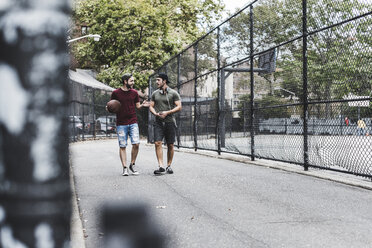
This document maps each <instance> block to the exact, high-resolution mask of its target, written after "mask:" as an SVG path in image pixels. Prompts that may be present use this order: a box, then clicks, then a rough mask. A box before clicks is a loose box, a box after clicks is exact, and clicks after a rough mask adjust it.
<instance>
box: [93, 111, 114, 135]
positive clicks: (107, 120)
mask: <svg viewBox="0 0 372 248" xmlns="http://www.w3.org/2000/svg"><path fill="white" fill-rule="evenodd" d="M96 130H98V131H99V132H102V133H116V116H114V115H110V116H101V117H98V118H97V120H96Z"/></svg>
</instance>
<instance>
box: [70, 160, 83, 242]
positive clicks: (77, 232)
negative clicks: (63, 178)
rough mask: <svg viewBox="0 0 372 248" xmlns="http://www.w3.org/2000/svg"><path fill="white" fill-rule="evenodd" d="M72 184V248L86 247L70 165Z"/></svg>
mask: <svg viewBox="0 0 372 248" xmlns="http://www.w3.org/2000/svg"><path fill="white" fill-rule="evenodd" d="M70 185H71V210H72V211H71V222H70V248H85V239H84V232H83V230H84V229H83V224H82V222H81V218H80V213H79V206H78V201H77V197H76V191H75V181H74V176H73V171H72V166H70Z"/></svg>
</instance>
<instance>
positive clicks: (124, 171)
mask: <svg viewBox="0 0 372 248" xmlns="http://www.w3.org/2000/svg"><path fill="white" fill-rule="evenodd" d="M122 175H123V176H129V174H128V168H127V167H125V168H124V169H123V174H122Z"/></svg>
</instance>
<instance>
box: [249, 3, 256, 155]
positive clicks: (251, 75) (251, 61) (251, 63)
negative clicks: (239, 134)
mask: <svg viewBox="0 0 372 248" xmlns="http://www.w3.org/2000/svg"><path fill="white" fill-rule="evenodd" d="M249 24H250V45H249V47H250V68H251V72H250V81H251V102H250V107H251V159H252V161H254V160H255V145H254V123H255V114H254V74H253V73H254V72H253V53H254V50H253V5H251V6H250V7H249Z"/></svg>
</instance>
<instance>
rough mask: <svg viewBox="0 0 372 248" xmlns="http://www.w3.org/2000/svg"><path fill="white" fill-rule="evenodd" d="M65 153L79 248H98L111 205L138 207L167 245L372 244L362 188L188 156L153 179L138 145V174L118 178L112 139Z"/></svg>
mask: <svg viewBox="0 0 372 248" xmlns="http://www.w3.org/2000/svg"><path fill="white" fill-rule="evenodd" d="M128 149H129V150H130V148H128ZM70 152H71V162H72V171H73V176H74V181H75V190H76V195H77V199H78V205H79V210H80V215H81V219H82V223H83V228H84V234H85V243H86V247H87V248H95V247H103V244H102V240H103V238H104V237H105V236H107V235H108V234H107V233H105V230H103V229H102V225H101V224H100V223H101V221H100V214H101V213H102V206H103V205H104V204H110V203H115V202H121V203H126V204H135V203H138V204H140V203H145V204H146V206H147V209H148V216H149V219H151V221H150V223H151V224H152V225H154V226H156V228H157V231H158V232H159V233H161V234H162V235H163V236H164V237H165V239H166V241H167V247H170V248H173V247H180V248H187V247H217V248H218V247H229V248H231V247H327V248H329V247H337V248H340V247H341V248H342V247H347V248H350V247H358V248H359V247H372V194H371V191H370V190H368V189H363V188H359V187H354V186H350V185H346V184H342V183H338V182H334V181H330V180H324V179H319V178H316V177H312V176H306V175H301V174H298V173H293V172H288V171H283V170H277V169H273V168H268V167H263V166H257V165H254V164H249V163H242V162H234V161H230V160H224V159H218V158H214V157H210V156H204V155H200V154H197V153H192V152H191V153H190V152H176V153H175V159H174V164H173V169H174V172H175V173H174V174H173V175H163V176H154V175H153V170H154V169H155V168H156V166H157V163H156V157H155V152H154V147H153V146H152V145H147V144H145V143H143V144H141V146H140V152H139V155H138V159H137V166H138V169H139V171H140V172H141V174H140V175H139V176H134V175H130V176H128V177H123V176H121V172H122V171H121V165H120V160H119V155H118V145H117V141H116V140H115V139H111V140H101V141H86V142H78V143H73V144H71V145H70ZM128 154H129V153H128ZM122 221H123V223H125V221H126V220H124V219H123V220H122Z"/></svg>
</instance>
